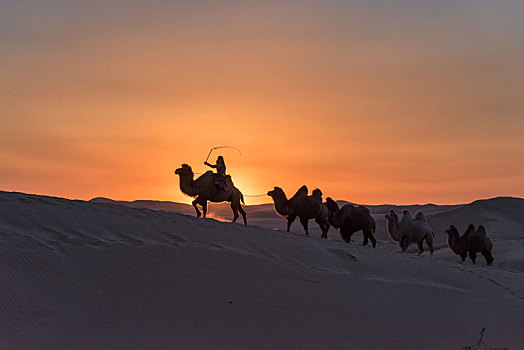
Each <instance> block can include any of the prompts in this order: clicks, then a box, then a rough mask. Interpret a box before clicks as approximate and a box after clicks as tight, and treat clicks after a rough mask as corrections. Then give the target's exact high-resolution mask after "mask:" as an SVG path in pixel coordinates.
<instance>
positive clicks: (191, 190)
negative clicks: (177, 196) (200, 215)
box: [180, 175, 195, 197]
mask: <svg viewBox="0 0 524 350" xmlns="http://www.w3.org/2000/svg"><path fill="white" fill-rule="evenodd" d="M180 190H181V191H182V192H184V193H185V194H187V195H188V196H191V197H194V196H195V181H194V180H193V176H192V175H191V176H190V175H182V176H180Z"/></svg>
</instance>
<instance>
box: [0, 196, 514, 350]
mask: <svg viewBox="0 0 524 350" xmlns="http://www.w3.org/2000/svg"><path fill="white" fill-rule="evenodd" d="M369 208H370V209H371V211H372V214H373V216H374V218H375V220H376V221H377V233H376V238H377V239H378V241H379V242H378V244H377V247H376V248H371V247H370V246H366V247H363V246H361V243H362V234H361V233H356V234H354V235H353V240H352V242H351V243H349V244H347V243H345V242H343V241H342V240H341V239H340V236H339V234H338V232H336V231H335V230H334V229H331V230H330V231H329V232H328V240H321V239H320V230H319V228H318V226H317V225H316V224H315V223H314V222H313V221H311V222H310V232H311V234H310V235H309V236H305V235H304V233H303V230H302V227H301V226H300V224H299V223H298V222H296V223H295V224H294V225H293V227H292V230H291V232H290V233H287V232H285V225H286V224H285V220H284V219H283V218H280V217H278V215H276V214H275V213H274V211H273V208H272V205H270V204H266V205H258V206H248V207H247V208H246V210H247V212H248V223H249V226H244V225H242V224H239V223H236V224H233V223H229V222H223V221H222V220H230V219H231V217H232V214H231V212H230V210H229V208H228V207H225V206H223V205H215V206H211V207H210V209H211V216H212V217H213V218H207V219H197V218H196V217H194V212H193V208H192V207H190V206H188V205H185V204H179V203H170V202H154V201H135V202H116V201H112V200H109V199H103V198H96V199H93V200H91V201H79V200H68V199H62V198H54V197H46V196H38V195H30V194H22V193H14V192H0V271H1V272H0V349H179V348H209V349H232V348H235V349H236V348H242V349H249V348H306V349H319V348H341V349H342V348H343V349H350V348H351V349H363V348H365V349H399V348H412V349H415V348H416V349H421V348H422V349H461V348H464V347H465V346H469V345H474V344H476V343H477V342H478V341H479V339H480V331H481V330H482V329H483V328H484V329H485V331H484V332H483V338H482V342H481V345H480V346H479V347H478V348H479V349H484V348H497V349H502V348H505V347H508V348H509V349H519V348H522V339H524V200H523V199H519V198H493V199H488V200H480V201H475V202H473V203H470V204H461V205H452V206H437V205H424V206H393V205H382V206H369ZM403 208H407V209H410V210H412V212H413V213H414V212H415V210H418V209H420V210H422V211H423V212H424V214H426V216H427V218H428V222H429V224H430V225H431V226H432V228H433V229H434V232H435V246H436V248H437V250H436V251H435V253H434V255H433V256H430V254H429V252H427V251H426V252H424V254H422V255H421V256H417V255H416V254H415V253H416V251H417V249H416V246H411V247H410V249H409V250H408V252H406V253H400V248H399V247H398V246H397V245H396V244H394V243H393V242H391V240H390V239H389V238H388V236H387V234H386V228H385V219H384V214H385V213H386V212H387V211H388V210H389V209H395V210H400V209H403ZM469 223H474V224H475V225H479V224H482V225H484V226H485V227H486V229H487V233H488V236H489V237H490V238H491V240H492V242H493V245H494V248H493V256H494V258H495V261H494V264H493V266H492V267H487V266H485V261H484V259H483V258H482V257H479V259H478V260H477V264H476V265H473V264H472V263H471V261H470V260H469V259H468V260H466V262H465V263H461V262H460V258H459V257H458V256H456V255H454V254H453V253H452V252H451V251H450V250H449V248H447V245H446V239H447V237H446V234H445V232H444V230H445V228H446V227H447V226H449V224H454V225H456V226H457V227H458V229H459V230H460V231H461V232H463V231H464V230H465V229H466V227H467V225H468V224H469Z"/></svg>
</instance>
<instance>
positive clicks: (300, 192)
mask: <svg viewBox="0 0 524 350" xmlns="http://www.w3.org/2000/svg"><path fill="white" fill-rule="evenodd" d="M307 193H308V189H307V186H306V185H304V186H302V187H300V188H299V189H298V191H297V193H295V195H294V196H293V197H292V198H291V199H293V198H299V197H305V196H307Z"/></svg>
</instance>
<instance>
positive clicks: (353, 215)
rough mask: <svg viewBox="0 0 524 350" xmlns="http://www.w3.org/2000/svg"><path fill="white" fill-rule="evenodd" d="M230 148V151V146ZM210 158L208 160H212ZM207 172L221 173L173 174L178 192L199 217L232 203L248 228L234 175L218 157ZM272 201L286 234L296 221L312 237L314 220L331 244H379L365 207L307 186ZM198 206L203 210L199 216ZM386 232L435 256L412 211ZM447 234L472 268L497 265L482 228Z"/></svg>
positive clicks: (276, 193) (276, 191)
mask: <svg viewBox="0 0 524 350" xmlns="http://www.w3.org/2000/svg"><path fill="white" fill-rule="evenodd" d="M226 147H227V146H226ZM208 158H209V155H208ZM204 164H206V165H207V166H210V167H212V168H216V169H217V173H213V172H212V171H207V172H205V173H204V174H202V175H201V176H200V177H198V178H197V179H196V180H195V179H194V173H193V170H192V169H191V167H190V166H189V165H187V164H182V166H181V167H180V168H178V169H176V170H175V174H177V175H178V176H179V177H180V190H181V191H182V192H183V193H184V194H186V195H188V196H190V197H193V198H194V197H196V198H195V200H193V202H192V204H193V207H194V208H195V210H196V215H197V217H201V216H203V217H204V218H205V217H206V213H207V202H208V201H211V202H215V203H219V202H230V203H231V209H232V210H233V222H236V220H237V219H238V217H239V214H238V213H239V212H240V214H241V215H242V218H243V219H244V224H245V225H247V215H246V212H245V210H244V209H243V208H242V204H244V195H243V194H242V192H240V190H239V189H238V188H236V187H235V186H234V184H233V181H232V180H231V176H230V175H226V174H225V171H226V166H225V163H224V160H223V158H222V156H219V157H218V159H217V163H216V165H215V164H209V163H208V162H207V159H206V162H204ZM267 195H268V196H269V197H271V198H272V200H273V204H274V208H275V211H276V212H277V214H278V215H280V216H282V217H283V218H285V219H286V220H287V232H289V230H290V228H291V225H292V224H293V222H295V220H296V219H297V218H299V221H300V223H301V224H302V227H303V228H304V231H305V233H306V235H309V228H308V223H309V220H311V219H313V220H315V222H316V223H317V224H318V226H319V227H320V230H321V232H322V234H321V237H320V238H323V239H327V233H328V231H329V229H330V227H334V228H335V229H338V230H339V233H340V237H341V238H342V239H343V240H344V241H345V242H347V243H349V242H350V241H351V236H352V235H353V234H354V233H355V232H358V231H362V234H363V236H364V240H363V242H362V245H364V246H365V245H367V244H368V242H369V241H371V244H372V246H373V248H375V247H376V245H377V240H376V239H375V230H376V224H375V220H374V219H373V217H372V216H371V212H370V210H369V209H368V208H367V207H365V206H363V205H353V204H345V205H344V206H342V207H341V208H340V207H339V205H338V204H337V202H335V201H334V200H333V199H331V198H330V197H328V198H326V202H323V200H322V192H321V191H320V190H319V189H318V188H317V189H315V190H314V191H313V192H312V194H311V195H309V194H308V188H307V187H306V186H305V185H304V186H302V187H300V188H299V189H298V191H297V192H296V193H295V195H294V196H293V197H291V198H289V199H288V198H287V196H286V194H285V192H284V190H282V188H280V187H274V188H273V189H272V190H270V191H268V192H267ZM198 206H200V207H201V208H202V212H200V210H199V208H198ZM385 218H386V229H387V233H388V235H389V237H390V239H391V240H392V241H393V242H395V243H398V245H399V247H400V249H401V251H402V252H406V250H407V249H408V247H409V246H410V245H411V244H413V243H416V244H417V246H418V255H420V254H422V253H423V252H424V246H423V244H424V242H425V243H426V245H427V247H428V249H429V252H430V254H431V255H433V251H434V249H433V238H434V237H435V233H434V232H433V230H432V229H431V227H430V226H429V224H428V221H427V219H426V216H425V215H424V214H423V213H422V212H421V211H419V212H417V213H416V214H415V216H414V217H413V216H412V215H411V213H410V212H409V211H408V210H403V211H402V218H401V219H400V220H399V216H398V214H397V213H396V212H395V211H394V210H390V211H389V213H387V214H386V215H385ZM446 233H447V234H448V246H449V248H450V249H451V250H452V251H453V253H455V254H456V255H459V256H460V257H461V258H462V262H464V261H465V260H466V257H467V256H468V255H469V257H470V259H471V261H472V262H473V264H475V261H476V256H477V253H481V254H482V255H483V256H484V258H485V259H486V263H487V265H488V266H490V265H492V264H493V256H492V255H491V250H492V248H493V244H492V243H491V241H490V240H489V238H488V237H487V235H486V230H485V228H484V226H482V225H480V226H479V227H478V228H477V229H475V226H473V225H472V224H471V225H469V227H468V229H467V230H466V232H465V233H464V234H463V235H462V236H460V234H459V232H458V230H457V228H456V227H455V226H454V225H451V226H450V227H449V229H447V230H446Z"/></svg>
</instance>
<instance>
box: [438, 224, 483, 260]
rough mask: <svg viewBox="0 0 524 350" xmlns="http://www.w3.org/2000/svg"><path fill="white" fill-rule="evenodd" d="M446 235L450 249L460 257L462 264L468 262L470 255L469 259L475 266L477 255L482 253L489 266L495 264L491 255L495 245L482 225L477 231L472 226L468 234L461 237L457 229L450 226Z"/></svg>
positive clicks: (467, 231)
mask: <svg viewBox="0 0 524 350" xmlns="http://www.w3.org/2000/svg"><path fill="white" fill-rule="evenodd" d="M446 233H447V234H448V245H449V247H450V248H451V250H452V251H453V253H455V254H457V255H460V257H461V258H462V262H464V261H465V260H466V256H467V255H468V254H469V258H470V259H471V261H472V262H473V264H475V260H476V259H477V253H478V252H480V253H481V254H482V255H483V256H484V258H485V259H486V264H487V265H488V266H491V265H492V264H493V256H492V255H491V250H492V249H493V244H492V243H491V241H490V240H489V238H488V237H487V235H486V229H485V228H484V226H482V225H480V226H479V227H478V228H477V229H476V230H475V226H474V225H473V224H470V225H469V226H468V229H467V230H466V232H465V233H464V234H463V235H462V236H459V232H458V230H457V228H456V227H455V226H454V225H450V226H449V228H448V229H447V230H446Z"/></svg>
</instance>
